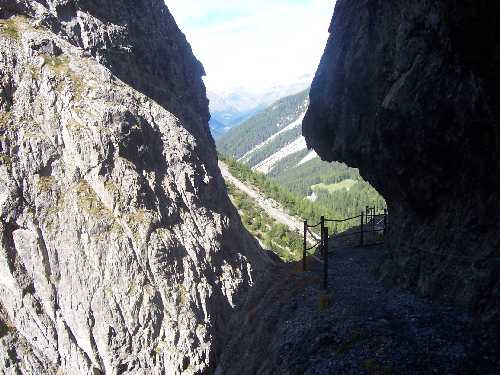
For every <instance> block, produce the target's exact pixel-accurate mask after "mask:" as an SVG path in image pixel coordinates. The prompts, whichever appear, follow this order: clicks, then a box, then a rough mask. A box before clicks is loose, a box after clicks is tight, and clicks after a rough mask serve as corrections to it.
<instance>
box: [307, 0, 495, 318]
mask: <svg viewBox="0 0 500 375" xmlns="http://www.w3.org/2000/svg"><path fill="white" fill-rule="evenodd" d="M499 15H500V6H499V4H498V2H493V1H454V0H446V1H439V2H433V1H419V2H414V1H409V0H408V1H406V0H405V1H372V0H355V1H347V0H338V1H337V4H336V8H335V14H334V17H333V19H332V23H331V26H330V33H331V35H330V38H329V41H328V44H327V47H326V49H325V52H324V55H323V58H322V60H321V63H320V66H319V68H318V71H317V73H316V77H315V79H314V82H313V85H312V89H311V93H310V99H311V104H310V107H309V111H308V113H307V115H306V118H305V120H304V124H303V133H304V136H305V137H306V139H307V142H308V145H309V146H310V147H312V148H313V149H315V150H316V151H317V152H318V154H319V155H320V156H321V157H322V158H323V159H325V160H328V161H333V160H336V161H342V162H346V163H347V164H349V165H350V166H352V167H357V168H359V169H360V172H361V174H362V175H363V177H364V178H365V179H366V180H368V181H369V182H370V183H371V184H372V185H373V186H374V187H375V188H376V189H377V190H378V191H379V192H380V193H381V194H383V196H384V197H385V199H386V201H387V203H388V206H389V210H390V226H391V229H390V232H389V236H388V237H389V238H388V242H389V247H390V249H391V257H390V259H388V260H387V262H386V263H385V265H384V266H383V267H382V269H381V273H382V276H383V277H384V278H385V279H386V280H388V281H390V282H392V283H396V284H399V285H405V286H409V287H410V288H413V289H415V290H417V291H418V292H419V293H420V294H422V295H426V296H432V297H435V298H440V299H444V300H446V301H451V302H458V303H461V304H466V305H469V306H470V307H471V308H472V309H473V310H474V311H475V312H479V313H480V314H481V315H482V316H483V318H485V319H499V317H500V315H499V312H500V279H499V277H498V270H499V269H500V125H499V123H500V121H499V120H500V104H499V101H498V99H497V95H498V92H499V89H500V68H499V67H500V64H499V62H500V37H499V35H500V28H499V24H498V22H497V21H496V19H498V17H499Z"/></svg>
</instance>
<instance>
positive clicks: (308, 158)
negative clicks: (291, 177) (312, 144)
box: [297, 151, 318, 167]
mask: <svg viewBox="0 0 500 375" xmlns="http://www.w3.org/2000/svg"><path fill="white" fill-rule="evenodd" d="M317 157H318V154H317V153H316V151H311V152H310V153H308V154H307V155H306V156H304V158H303V159H302V160H301V161H299V163H298V164H297V167H298V166H301V165H303V164H305V163H307V162H308V161H311V160H313V159H314V158H317Z"/></svg>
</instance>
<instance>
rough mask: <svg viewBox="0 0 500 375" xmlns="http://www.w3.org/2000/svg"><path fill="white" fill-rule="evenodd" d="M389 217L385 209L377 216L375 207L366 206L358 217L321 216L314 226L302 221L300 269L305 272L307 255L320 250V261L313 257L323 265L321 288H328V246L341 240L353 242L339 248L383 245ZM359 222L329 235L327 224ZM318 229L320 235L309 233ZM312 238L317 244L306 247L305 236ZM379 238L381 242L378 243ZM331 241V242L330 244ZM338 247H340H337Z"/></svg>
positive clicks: (306, 239) (306, 240) (329, 251)
mask: <svg viewBox="0 0 500 375" xmlns="http://www.w3.org/2000/svg"><path fill="white" fill-rule="evenodd" d="M388 219H389V215H388V212H387V209H384V211H383V213H379V214H377V212H376V208H375V207H369V206H366V209H365V211H364V212H362V213H361V214H360V215H357V216H353V217H349V218H346V219H326V218H325V217H324V216H321V220H320V222H319V223H317V224H315V225H310V224H308V222H307V220H305V221H304V248H303V253H302V269H303V270H304V271H307V253H308V252H309V251H311V250H313V249H315V248H317V249H319V250H320V256H321V259H319V258H317V257H315V256H314V255H313V256H314V257H315V258H316V259H318V260H319V261H320V262H321V263H322V264H323V282H322V285H323V288H324V289H327V288H328V255H329V254H330V253H332V251H331V250H330V244H332V245H335V242H339V240H341V239H345V238H349V239H354V240H355V242H354V243H352V241H351V244H350V245H347V246H346V245H345V243H344V244H343V245H342V246H341V247H349V246H350V247H363V246H373V245H378V244H382V243H383V239H384V237H385V234H386V231H387V228H388V223H389V221H388ZM353 220H359V226H357V227H355V226H354V225H353V228H351V229H348V230H346V231H344V232H342V233H340V234H337V233H333V234H332V235H329V232H330V229H329V228H328V226H327V225H328V224H327V223H336V224H337V223H345V222H348V221H353ZM317 227H320V235H317V234H316V233H314V232H312V231H311V228H317ZM308 234H309V235H310V236H312V237H313V238H314V239H315V240H316V241H317V242H316V244H314V245H313V246H310V247H308V243H309V242H308V238H307V235H308ZM380 237H381V238H382V241H380ZM330 240H331V242H330ZM337 247H340V246H337Z"/></svg>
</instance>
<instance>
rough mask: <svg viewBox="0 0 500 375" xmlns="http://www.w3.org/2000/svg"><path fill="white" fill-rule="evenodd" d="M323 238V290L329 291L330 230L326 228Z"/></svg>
mask: <svg viewBox="0 0 500 375" xmlns="http://www.w3.org/2000/svg"><path fill="white" fill-rule="evenodd" d="M322 236H323V289H325V290H326V289H328V251H329V249H328V228H327V227H325V228H324V229H323V232H322Z"/></svg>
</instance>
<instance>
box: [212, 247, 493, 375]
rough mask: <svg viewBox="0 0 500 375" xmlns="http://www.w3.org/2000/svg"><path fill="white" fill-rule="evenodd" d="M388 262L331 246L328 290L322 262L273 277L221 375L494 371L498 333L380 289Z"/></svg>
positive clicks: (445, 308)
mask: <svg viewBox="0 0 500 375" xmlns="http://www.w3.org/2000/svg"><path fill="white" fill-rule="evenodd" d="M332 250H333V249H332ZM388 255H389V254H388V250H387V249H386V248H385V247H384V246H378V247H369V248H340V249H335V250H334V252H333V254H332V256H331V258H330V262H329V270H330V271H329V276H330V277H329V290H328V291H327V292H325V291H323V290H321V289H320V285H321V268H322V267H321V265H320V264H317V263H311V264H310V267H309V271H308V272H300V271H297V270H298V268H297V267H296V266H294V265H293V264H292V265H289V266H288V267H289V272H288V274H287V273H286V272H283V273H279V272H277V273H276V275H275V280H274V282H273V283H270V284H271V285H272V287H271V288H269V289H268V291H267V293H266V294H265V295H264V296H259V298H258V299H257V300H256V301H254V302H255V307H254V309H253V310H252V311H251V314H249V316H248V319H247V321H245V322H244V323H243V324H239V325H238V327H237V328H238V329H235V335H234V337H233V339H232V343H231V345H229V346H230V347H231V350H228V352H227V353H225V357H224V358H222V360H221V363H220V365H219V366H220V368H221V369H223V370H224V371H222V372H219V373H220V374H223V373H231V374H240V375H253V374H262V375H271V374H272V375H290V374H304V375H330V374H352V375H358V374H368V375H375V374H380V375H383V374H391V375H392V374H398V375H399V374H401V375H429V374H454V375H455V374H456V375H468V374H471V375H473V374H477V375H496V374H498V369H499V368H500V367H499V366H500V353H499V352H498V348H499V347H500V346H499V344H500V336H499V333H500V332H498V331H495V329H494V327H493V326H491V325H487V324H484V323H482V322H481V321H478V320H477V319H475V317H474V316H471V315H469V314H468V313H467V311H465V310H463V309H462V308H460V307H456V306H451V305H445V304H439V303H433V302H432V301H430V300H428V299H424V298H419V297H417V296H415V295H413V294H412V293H410V292H408V291H406V290H403V289H400V288H388V287H387V286H385V285H384V283H382V282H380V281H378V280H377V278H376V277H374V273H375V274H376V272H375V270H376V269H377V268H378V265H380V264H381V262H383V260H384V257H385V256H388ZM249 347H251V348H253V349H252V351H249V350H248V348H249ZM232 358H242V360H241V361H237V362H236V363H235V362H234V361H231V359H232Z"/></svg>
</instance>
